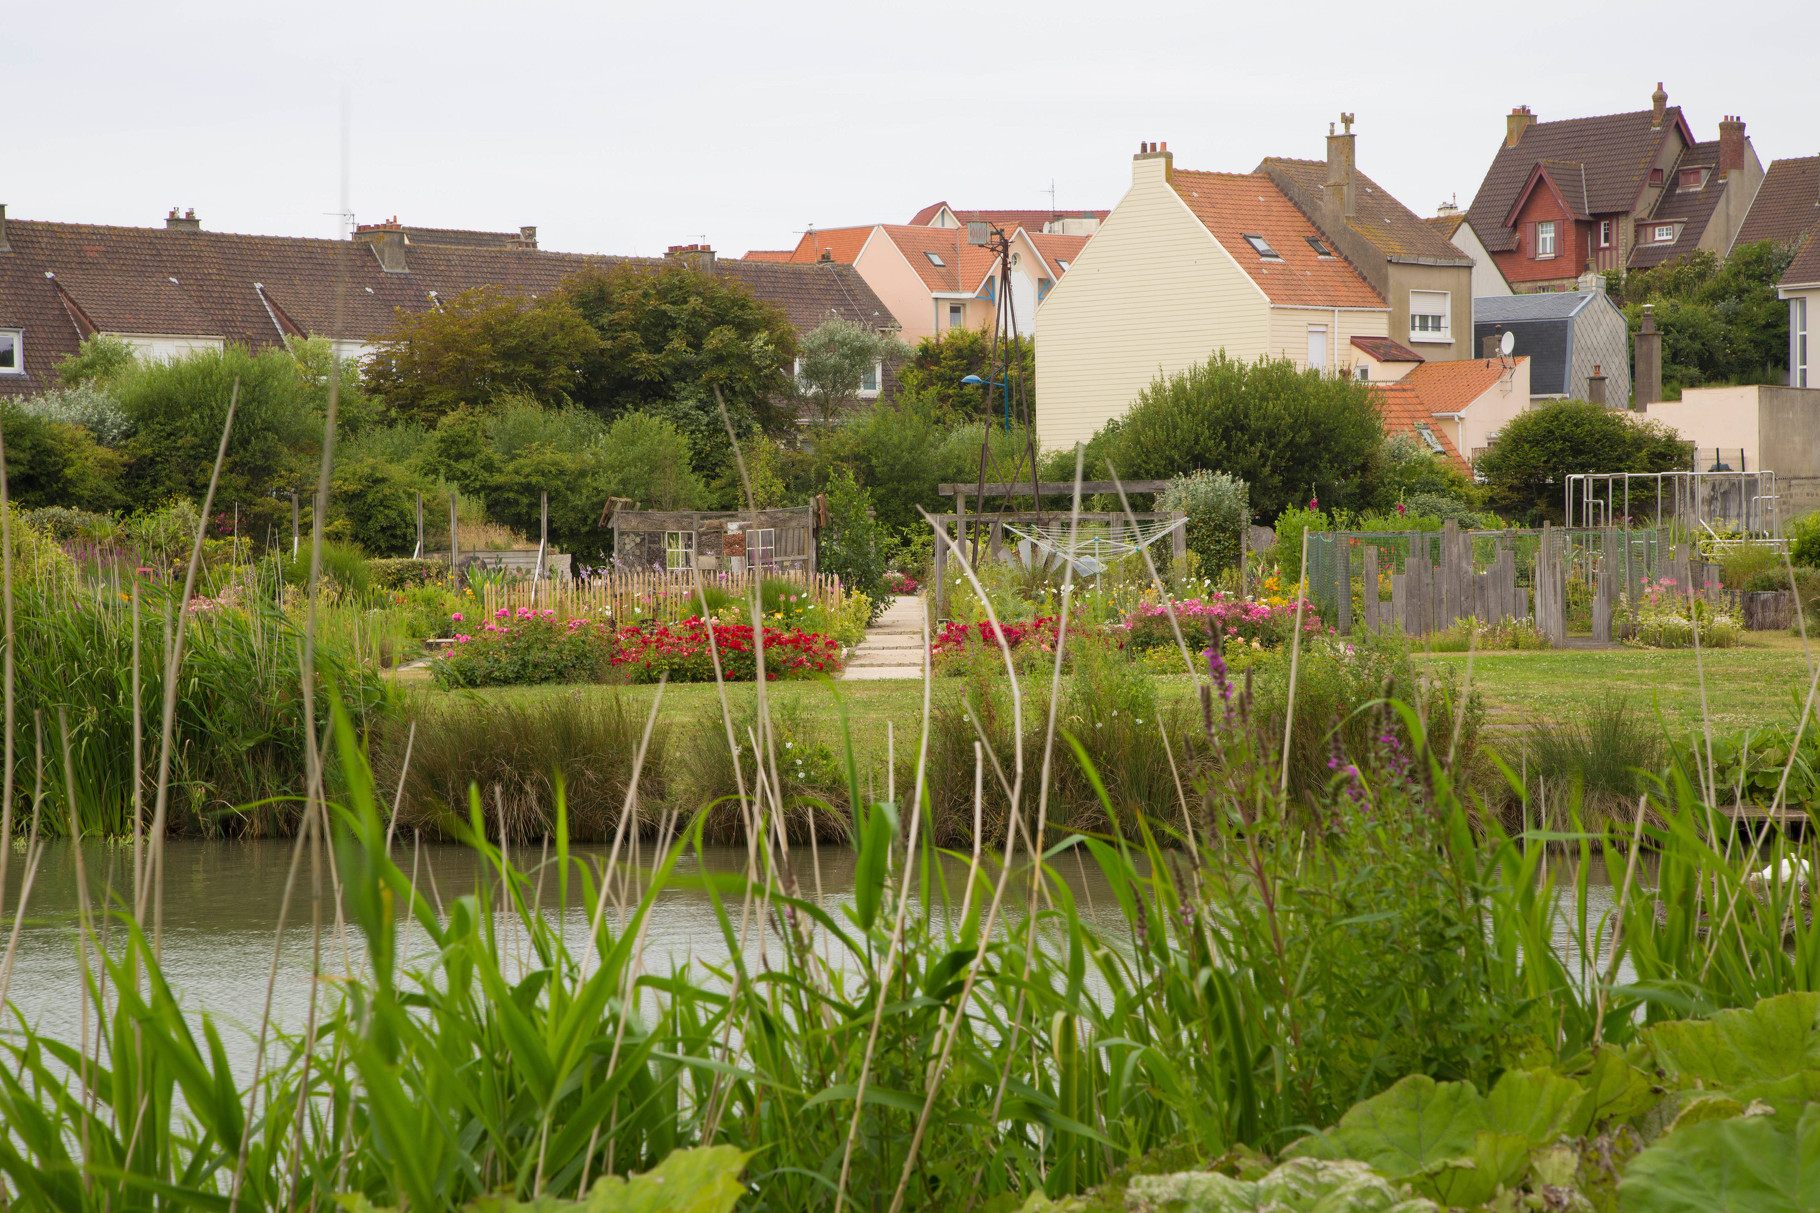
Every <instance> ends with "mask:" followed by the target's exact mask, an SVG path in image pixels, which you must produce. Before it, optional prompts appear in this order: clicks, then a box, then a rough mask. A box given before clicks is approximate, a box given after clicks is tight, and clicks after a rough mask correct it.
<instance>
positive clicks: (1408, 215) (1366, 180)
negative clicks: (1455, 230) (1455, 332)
mask: <svg viewBox="0 0 1820 1213" xmlns="http://www.w3.org/2000/svg"><path fill="white" fill-rule="evenodd" d="M1271 168H1275V169H1277V170H1279V171H1281V172H1282V173H1283V175H1284V176H1286V177H1288V178H1289V180H1290V181H1292V182H1293V183H1294V184H1295V185H1296V186H1297V188H1299V189H1301V190H1303V191H1305V192H1306V193H1307V194H1308V196H1309V197H1310V198H1312V199H1319V198H1320V197H1321V191H1322V187H1323V186H1324V185H1325V184H1326V182H1327V162H1326V161H1324V160H1292V159H1290V158H1288V157H1286V156H1269V157H1266V158H1265V160H1264V162H1263V163H1262V164H1260V165H1258V168H1257V171H1258V172H1260V173H1262V172H1266V171H1268V170H1269V169H1271ZM1353 176H1354V178H1355V185H1354V189H1353V206H1354V209H1355V211H1356V212H1357V213H1356V214H1355V215H1354V216H1353V218H1352V220H1351V221H1350V223H1349V224H1348V226H1349V227H1351V228H1352V230H1353V231H1355V232H1357V233H1359V235H1361V236H1363V237H1365V239H1367V240H1369V241H1371V243H1372V245H1373V246H1374V247H1375V248H1377V250H1378V251H1379V252H1381V253H1383V254H1384V256H1385V257H1386V258H1387V259H1388V260H1391V261H1420V262H1423V263H1425V264H1428V263H1440V264H1444V265H1470V264H1472V258H1470V257H1468V256H1467V255H1466V254H1465V253H1463V252H1461V251H1460V250H1459V249H1458V248H1457V247H1455V246H1454V244H1453V242H1452V241H1450V240H1448V239H1447V237H1446V236H1445V235H1444V234H1442V233H1441V232H1438V231H1436V230H1435V229H1434V228H1433V227H1432V226H1431V225H1429V224H1428V223H1427V222H1426V221H1425V220H1423V219H1422V218H1421V217H1420V216H1419V215H1417V214H1415V213H1414V212H1413V211H1411V210H1410V209H1409V208H1408V207H1406V206H1404V205H1403V204H1402V203H1401V202H1398V201H1397V200H1396V199H1395V198H1394V197H1392V196H1391V193H1390V191H1389V190H1387V189H1385V188H1384V187H1383V186H1381V185H1379V184H1378V183H1377V182H1375V181H1373V180H1372V179H1371V178H1370V177H1367V176H1366V175H1365V174H1364V173H1361V172H1359V171H1358V170H1357V169H1356V168H1355V169H1354V170H1353ZM1310 217H1311V218H1313V219H1315V220H1316V221H1317V223H1319V222H1322V221H1324V219H1323V218H1322V217H1321V216H1310Z"/></svg>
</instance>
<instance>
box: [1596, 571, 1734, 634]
mask: <svg viewBox="0 0 1820 1213" xmlns="http://www.w3.org/2000/svg"><path fill="white" fill-rule="evenodd" d="M1619 603H1620V604H1621V605H1622V606H1623V607H1625V608H1626V609H1634V611H1635V623H1634V625H1633V627H1632V630H1631V633H1630V635H1629V636H1628V637H1627V638H1626V643H1627V644H1631V645H1635V646H1636V647H1638V648H1650V649H1685V648H1691V647H1692V646H1693V643H1694V629H1695V627H1696V626H1698V628H1699V631H1700V644H1701V646H1702V647H1703V648H1710V649H1729V648H1731V647H1732V646H1733V645H1736V644H1737V643H1738V641H1739V639H1740V638H1741V637H1742V636H1743V635H1744V628H1743V625H1741V624H1740V623H1739V622H1738V621H1737V620H1736V619H1734V618H1733V617H1732V616H1731V615H1728V614H1726V613H1725V612H1723V611H1720V610H1718V609H1716V608H1715V607H1714V606H1713V605H1712V604H1711V603H1709V602H1707V601H1706V600H1705V599H1704V598H1699V597H1695V598H1693V599H1692V600H1691V608H1690V605H1689V598H1688V594H1687V591H1686V590H1684V589H1680V588H1679V587H1677V586H1676V585H1675V583H1674V579H1673V578H1671V577H1662V578H1658V579H1656V580H1653V581H1652V580H1651V579H1649V578H1647V577H1646V578H1644V579H1643V585H1642V596H1641V598H1640V599H1639V600H1638V601H1637V602H1636V603H1635V604H1632V603H1631V601H1630V595H1628V594H1622V595H1620V596H1619Z"/></svg>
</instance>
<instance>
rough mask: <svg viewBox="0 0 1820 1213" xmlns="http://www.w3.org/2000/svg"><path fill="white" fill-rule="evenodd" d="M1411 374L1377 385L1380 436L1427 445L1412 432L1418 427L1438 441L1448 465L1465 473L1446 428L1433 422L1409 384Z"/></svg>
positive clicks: (1417, 433) (1416, 431) (1419, 396)
mask: <svg viewBox="0 0 1820 1213" xmlns="http://www.w3.org/2000/svg"><path fill="white" fill-rule="evenodd" d="M1426 365H1429V366H1432V365H1434V364H1433V363H1428V364H1426ZM1421 369H1422V368H1421V367H1417V368H1416V370H1417V371H1419V370H1421ZM1415 373H1416V372H1415V371H1411V372H1409V374H1408V375H1405V376H1404V377H1403V378H1401V379H1398V380H1395V381H1394V382H1391V383H1385V384H1380V385H1378V387H1377V389H1376V395H1377V398H1378V415H1379V416H1381V417H1382V418H1383V419H1384V432H1385V433H1386V434H1404V435H1407V436H1408V437H1411V438H1414V439H1415V440H1416V441H1417V442H1421V443H1423V445H1427V443H1426V440H1425V437H1424V435H1422V434H1421V433H1420V432H1419V431H1418V430H1417V429H1416V426H1417V425H1418V424H1419V425H1422V426H1424V427H1426V428H1427V430H1428V432H1429V433H1431V434H1433V435H1434V436H1435V438H1436V439H1438V440H1439V441H1440V443H1441V454H1442V455H1444V456H1446V458H1447V461H1448V462H1449V463H1451V464H1453V465H1454V466H1455V467H1457V468H1459V469H1460V470H1461V471H1463V472H1464V471H1467V470H1469V467H1468V464H1467V462H1466V460H1464V459H1462V458H1460V452H1459V451H1458V450H1457V449H1455V447H1454V444H1453V439H1452V438H1450V437H1448V435H1447V427H1446V425H1445V424H1444V423H1442V422H1439V421H1436V420H1435V418H1434V410H1433V409H1431V408H1429V407H1428V404H1427V402H1426V401H1424V400H1423V399H1422V396H1421V393H1420V392H1418V391H1417V390H1416V388H1415V386H1414V385H1413V384H1411V383H1410V382H1409V379H1410V378H1411V377H1412V376H1414V375H1415Z"/></svg>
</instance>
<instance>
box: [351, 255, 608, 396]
mask: <svg viewBox="0 0 1820 1213" xmlns="http://www.w3.org/2000/svg"><path fill="white" fill-rule="evenodd" d="M599 352H600V338H599V335H598V334H597V333H596V332H595V330H594V328H593V327H592V326H591V325H590V324H589V323H588V322H587V320H586V319H584V318H583V317H582V316H581V315H580V314H578V313H577V312H576V310H575V309H574V308H573V307H572V306H571V305H570V303H569V301H568V299H567V298H566V297H565V296H563V295H560V294H559V295H555V296H552V297H548V298H543V299H526V298H524V297H522V296H519V295H511V294H507V293H505V292H504V291H501V290H498V289H497V288H495V287H490V286H482V287H476V288H474V289H473V290H471V291H464V292H463V293H461V294H460V295H457V296H456V297H455V298H453V299H450V300H448V301H447V302H445V303H443V304H442V306H440V307H436V308H432V309H430V310H429V311H427V312H418V313H415V314H412V313H407V312H405V311H403V310H402V309H401V310H400V311H399V313H398V324H397V327H396V328H394V329H393V331H392V333H391V335H390V336H389V337H387V338H386V339H385V340H384V341H381V342H380V343H379V344H378V345H377V346H376V347H375V348H374V351H373V353H372V354H371V355H369V356H368V358H367V360H366V367H365V375H366V384H367V388H368V390H369V391H371V392H373V393H374V394H375V395H378V396H380V397H383V398H384V400H385V402H386V404H387V406H388V407H389V408H390V410H391V412H392V413H393V414H394V415H395V416H396V417H399V418H407V419H411V420H416V421H421V422H424V423H427V424H430V425H434V424H435V423H436V421H437V420H438V419H439V418H441V417H443V416H444V415H445V414H448V413H450V412H453V411H454V410H455V409H457V408H460V407H461V406H463V405H467V406H469V407H472V408H478V409H483V410H484V409H489V408H492V407H493V406H494V405H495V404H496V403H497V402H498V401H500V400H501V399H503V398H505V397H509V396H519V395H530V396H532V397H534V398H535V399H537V400H539V401H541V402H543V403H545V404H567V403H569V402H570V400H571V399H572V398H573V397H574V396H575V395H576V394H577V393H578V391H579V389H580V387H581V382H582V368H583V367H584V366H585V365H589V364H590V360H591V359H593V358H595V357H596V356H597V355H598V354H599Z"/></svg>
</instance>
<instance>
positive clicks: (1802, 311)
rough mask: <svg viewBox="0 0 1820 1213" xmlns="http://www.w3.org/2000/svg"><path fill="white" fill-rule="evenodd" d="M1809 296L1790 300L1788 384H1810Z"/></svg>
mask: <svg viewBox="0 0 1820 1213" xmlns="http://www.w3.org/2000/svg"><path fill="white" fill-rule="evenodd" d="M1807 351H1808V328H1807V296H1805V295H1796V296H1795V297H1794V298H1792V299H1790V300H1789V301H1788V385H1789V386H1790V387H1806V386H1808V382H1807V380H1808V376H1807V370H1808V355H1807Z"/></svg>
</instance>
